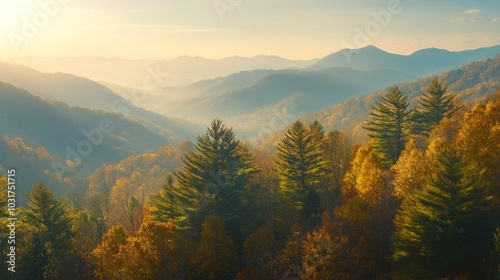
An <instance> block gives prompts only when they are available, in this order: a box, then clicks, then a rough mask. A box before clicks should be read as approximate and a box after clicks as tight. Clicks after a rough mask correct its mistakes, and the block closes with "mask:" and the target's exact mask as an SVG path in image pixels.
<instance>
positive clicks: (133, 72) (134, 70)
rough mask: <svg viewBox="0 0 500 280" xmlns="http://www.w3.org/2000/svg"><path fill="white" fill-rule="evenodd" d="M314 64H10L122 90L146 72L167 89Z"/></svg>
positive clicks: (197, 60)
mask: <svg viewBox="0 0 500 280" xmlns="http://www.w3.org/2000/svg"><path fill="white" fill-rule="evenodd" d="M316 61H317V59H312V60H289V59H285V58H281V57H278V56H273V55H259V56H254V57H241V56H231V57H226V58H222V59H208V58H203V57H191V56H180V57H176V58H172V59H164V60H161V59H158V60H126V59H119V58H112V59H107V58H94V57H90V58H36V57H20V58H17V59H13V60H11V61H9V62H10V63H14V64H19V65H24V66H27V67H30V68H34V69H37V70H39V71H42V72H64V73H69V74H74V75H78V76H83V77H87V78H89V79H92V80H94V81H98V82H106V83H111V84H116V85H120V86H124V87H135V86H137V85H141V84H142V80H143V79H144V76H146V75H147V74H148V71H151V70H153V71H154V70H156V69H160V70H161V71H162V72H164V73H168V74H169V75H168V76H166V77H164V78H163V79H162V81H161V85H160V86H161V87H166V86H184V85H188V84H191V83H194V82H197V81H200V80H205V79H213V78H217V77H222V76H227V75H230V74H233V73H235V72H240V71H247V70H256V69H274V70H279V69H287V68H302V67H304V66H307V65H309V64H311V63H314V62H316Z"/></svg>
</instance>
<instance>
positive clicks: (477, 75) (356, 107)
mask: <svg viewBox="0 0 500 280" xmlns="http://www.w3.org/2000/svg"><path fill="white" fill-rule="evenodd" d="M433 77H434V76H427V77H424V78H421V79H418V80H415V81H411V82H403V83H398V84H397V85H398V86H399V87H400V89H402V90H403V91H405V92H406V93H407V94H408V96H409V100H410V101H411V102H412V104H413V105H414V104H415V103H416V101H417V99H418V96H419V95H420V91H422V90H423V88H424V87H425V86H427V85H428V84H429V83H430V82H431V80H432V78H433ZM437 77H438V78H439V79H440V80H441V81H442V82H443V83H444V84H447V85H448V90H447V92H448V93H452V94H455V95H456V100H457V101H461V102H463V103H465V104H466V105H470V106H472V105H473V104H476V103H481V102H483V101H484V100H486V99H487V98H489V97H491V96H492V95H493V94H494V93H495V92H496V91H497V90H499V89H500V54H499V55H497V56H495V57H494V58H493V59H486V60H483V61H481V62H472V63H469V64H467V65H463V66H462V67H460V68H459V69H455V70H451V71H448V72H445V73H441V74H439V75H437ZM388 90H389V88H382V89H380V90H377V91H374V92H372V93H370V94H367V95H363V96H360V97H353V98H349V99H348V100H346V101H345V102H342V103H339V104H335V105H333V106H331V107H330V108H328V109H326V110H321V111H318V112H315V113H311V114H306V115H304V116H302V118H303V119H304V120H316V119H317V120H319V121H320V122H321V123H322V124H323V125H324V126H325V128H327V129H328V130H333V129H335V130H347V131H351V132H353V133H354V134H356V135H358V136H359V134H364V133H366V132H364V131H363V129H362V128H361V123H362V122H364V121H366V120H368V118H369V115H368V112H369V111H370V110H371V106H374V105H375V102H376V101H377V100H378V98H380V97H381V96H383V95H384V94H385V93H386V92H387V91H388Z"/></svg>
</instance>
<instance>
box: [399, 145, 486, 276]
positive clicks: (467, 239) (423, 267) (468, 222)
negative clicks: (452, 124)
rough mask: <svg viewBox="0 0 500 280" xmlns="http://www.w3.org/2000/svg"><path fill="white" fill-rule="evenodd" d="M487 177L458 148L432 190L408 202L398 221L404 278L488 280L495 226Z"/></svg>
mask: <svg viewBox="0 0 500 280" xmlns="http://www.w3.org/2000/svg"><path fill="white" fill-rule="evenodd" d="M481 176H482V171H480V170H478V169H477V168H473V167H471V166H468V165H467V164H466V163H465V162H464V161H463V160H462V158H461V157H460V156H459V155H458V154H457V152H456V151H455V150H453V149H452V148H449V147H447V148H446V149H445V150H444V151H443V152H442V153H441V155H440V157H439V160H438V166H437V167H436V171H435V172H434V173H433V174H432V176H431V177H430V178H429V179H428V182H427V184H426V185H425V186H424V188H423V189H422V190H421V191H420V192H415V193H411V195H409V196H408V197H407V198H406V200H405V201H404V202H403V206H402V209H401V210H400V211H399V213H398V215H397V217H396V222H395V223H396V232H395V234H394V237H393V244H392V247H393V251H394V254H393V259H394V261H395V262H396V263H397V264H398V265H399V270H398V273H401V274H402V275H407V276H408V275H410V276H411V277H416V278H421V279H423V278H426V279H427V278H429V279H436V278H441V277H451V278H450V279H454V278H455V277H457V276H459V275H468V277H471V278H473V279H481V278H484V276H485V275H484V274H483V273H484V272H485V271H486V270H487V267H485V256H488V255H489V250H490V248H491V245H492V244H491V243H492V241H491V240H492V238H491V233H492V232H493V231H494V223H493V222H492V216H491V209H490V203H489V197H487V195H486V194H485V187H484V186H483V185H481V184H480V183H479V182H480V177H481Z"/></svg>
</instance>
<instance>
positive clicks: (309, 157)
mask: <svg viewBox="0 0 500 280" xmlns="http://www.w3.org/2000/svg"><path fill="white" fill-rule="evenodd" d="M312 127H314V125H313V126H312ZM319 139H320V131H319V130H317V129H315V130H311V129H308V128H307V127H306V126H305V125H304V124H303V123H302V122H301V121H300V120H297V121H296V122H295V123H294V124H293V125H292V127H291V128H290V129H289V130H288V131H287V132H286V133H285V136H284V138H283V140H282V141H281V142H280V143H279V144H278V146H277V149H278V162H277V167H278V173H279V177H280V183H281V191H282V192H283V194H284V195H285V197H288V198H289V199H290V200H291V201H292V202H293V203H294V207H295V208H296V209H299V210H301V213H302V218H303V219H304V221H308V220H309V219H310V218H311V215H314V214H317V213H318V212H319V209H317V208H318V205H319V194H318V193H319V192H320V190H321V187H322V186H321V184H322V183H324V178H325V171H326V164H327V162H326V161H325V160H324V155H323V152H322V148H321V145H322V143H321V142H320V141H319Z"/></svg>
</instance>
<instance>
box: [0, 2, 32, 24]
mask: <svg viewBox="0 0 500 280" xmlns="http://www.w3.org/2000/svg"><path fill="white" fill-rule="evenodd" d="M36 7H37V1H34V0H0V30H2V31H4V32H5V31H9V30H10V29H12V28H15V27H17V26H20V25H21V24H22V19H23V17H26V16H28V14H29V12H30V11H32V10H33V9H34V8H36Z"/></svg>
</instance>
